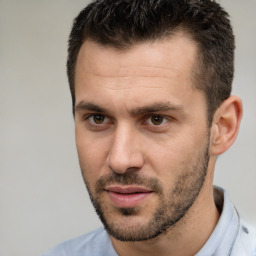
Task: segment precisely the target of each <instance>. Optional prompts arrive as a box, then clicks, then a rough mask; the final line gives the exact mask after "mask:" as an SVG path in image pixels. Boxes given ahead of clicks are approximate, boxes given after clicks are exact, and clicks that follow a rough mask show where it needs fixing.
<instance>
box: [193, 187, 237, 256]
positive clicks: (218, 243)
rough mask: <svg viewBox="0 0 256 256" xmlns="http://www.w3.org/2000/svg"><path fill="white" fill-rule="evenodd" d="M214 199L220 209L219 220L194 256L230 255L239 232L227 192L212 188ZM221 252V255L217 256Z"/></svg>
mask: <svg viewBox="0 0 256 256" xmlns="http://www.w3.org/2000/svg"><path fill="white" fill-rule="evenodd" d="M214 199H215V203H216V206H217V207H218V208H221V205H223V207H222V212H221V216H220V219H219V221H218V223H217V225H216V227H215V229H214V231H213V233H212V235H211V236H210V238H209V239H208V241H207V242H206V244H205V245H204V247H203V248H202V249H201V250H200V251H199V252H198V253H197V254H196V255H195V256H215V255H216V256H217V255H230V254H231V251H232V248H233V245H234V241H235V239H236V236H237V233H238V230H239V218H238V214H237V212H236V210H235V208H234V205H233V204H232V203H231V201H230V200H229V197H228V194H227V192H226V191H225V190H224V189H222V188H220V187H214ZM220 252H221V254H219V253H220Z"/></svg>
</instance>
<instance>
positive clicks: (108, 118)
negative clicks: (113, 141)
mask: <svg viewBox="0 0 256 256" xmlns="http://www.w3.org/2000/svg"><path fill="white" fill-rule="evenodd" d="M96 115H99V116H103V117H104V118H105V120H104V122H103V123H101V124H97V123H95V122H93V121H91V120H90V118H92V117H93V116H96ZM83 120H85V121H89V122H90V124H91V125H95V126H100V125H104V124H106V123H108V122H109V121H110V117H109V116H107V115H105V114H102V113H88V114H86V115H84V116H83Z"/></svg>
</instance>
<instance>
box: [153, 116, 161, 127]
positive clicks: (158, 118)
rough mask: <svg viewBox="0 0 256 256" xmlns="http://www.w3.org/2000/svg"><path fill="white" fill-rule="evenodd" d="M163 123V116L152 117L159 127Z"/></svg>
mask: <svg viewBox="0 0 256 256" xmlns="http://www.w3.org/2000/svg"><path fill="white" fill-rule="evenodd" d="M162 122H163V117H162V116H153V117H152V123H153V124H155V125H159V124H161V123H162Z"/></svg>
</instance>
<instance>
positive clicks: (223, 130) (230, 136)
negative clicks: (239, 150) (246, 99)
mask: <svg viewBox="0 0 256 256" xmlns="http://www.w3.org/2000/svg"><path fill="white" fill-rule="evenodd" d="M242 115H243V106H242V101H241V99H240V98H239V97H237V96H230V97H229V98H228V99H226V100H225V101H224V102H223V103H222V104H221V105H220V107H219V108H218V109H217V110H216V112H215V114H214V117H213V122H212V127H211V143H210V153H211V155H215V156H217V155H220V154H222V153H224V152H225V151H226V150H227V149H228V148H230V147H231V145H232V144H233V143H234V141H235V140H236V137H237V134H238V131H239V126H240V122H241V119H242Z"/></svg>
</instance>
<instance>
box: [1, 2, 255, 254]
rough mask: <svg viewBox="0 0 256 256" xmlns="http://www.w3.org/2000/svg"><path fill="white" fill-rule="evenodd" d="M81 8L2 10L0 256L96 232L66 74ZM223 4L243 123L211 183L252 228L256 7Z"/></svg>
mask: <svg viewBox="0 0 256 256" xmlns="http://www.w3.org/2000/svg"><path fill="white" fill-rule="evenodd" d="M86 2H87V1H81V0H72V1H71V0H61V1H60V0H55V1H52V0H44V1H43V0H42V1H28V0H27V1H26V0H23V1H20V0H16V1H15V0H6V1H5V0H0V86H1V90H0V127H1V132H0V157H1V159H0V207H1V208H0V256H30V255H31V256H32V255H40V254H41V253H42V252H44V251H46V250H48V249H49V248H50V247H52V246H53V245H55V244H56V243H58V242H60V241H63V240H65V239H68V238H71V237H74V236H77V235H80V234H82V233H85V232H87V231H89V230H92V229H94V228H96V227H98V226H100V222H99V220H98V218H97V216H96V214H95V213H94V210H93V208H92V206H91V204H90V202H89V199H88V196H87V193H86V190H85V187H84V184H83V181H82V178H81V175H80V170H79V166H78V161H77V156H76V149H75V142H74V124H73V120H72V114H71V98H70V95H69V89H68V83H67V79H66V74H65V61H66V46H67V38H68V34H69V31H70V28H71V21H72V19H73V18H74V17H75V15H76V14H77V13H78V12H79V11H80V10H81V8H82V7H84V6H85V4H86ZM220 2H221V3H222V4H223V5H224V7H226V9H227V10H228V12H229V13H230V15H231V20H232V23H233V26H234V32H235V34H236V38H237V49H236V73H235V81H234V91H233V93H234V94H237V95H239V96H241V98H242V99H243V102H244V118H243V123H242V126H241V131H240V134H239V136H238V139H237V141H236V143H235V145H234V146H233V147H232V148H231V149H230V150H229V151H228V152H227V153H225V154H224V155H223V156H221V157H220V158H219V160H218V163H217V168H216V175H215V183H216V184H218V185H221V186H223V187H225V188H226V189H227V190H228V191H229V194H230V197H231V199H232V201H233V202H234V203H235V204H236V206H237V208H238V209H239V212H240V214H241V215H242V216H243V217H244V218H245V219H247V220H248V221H250V222H251V223H253V224H256V216H255V211H256V200H255V195H256V186H255V179H256V173H255V166H254V164H255V159H256V150H255V142H256V132H255V131H256V115H255V114H256V101H255V96H256V50H255V47H256V18H255V9H256V1H255V0H243V1H241V0H222V1H220Z"/></svg>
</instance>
